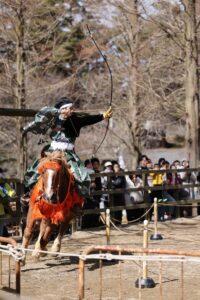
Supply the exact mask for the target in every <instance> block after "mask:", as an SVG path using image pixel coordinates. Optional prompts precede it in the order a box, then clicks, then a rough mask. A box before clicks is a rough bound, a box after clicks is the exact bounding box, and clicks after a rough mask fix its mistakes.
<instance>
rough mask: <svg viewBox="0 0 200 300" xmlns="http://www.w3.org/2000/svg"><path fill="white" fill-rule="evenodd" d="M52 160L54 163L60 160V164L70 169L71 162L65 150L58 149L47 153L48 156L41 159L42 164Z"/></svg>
mask: <svg viewBox="0 0 200 300" xmlns="http://www.w3.org/2000/svg"><path fill="white" fill-rule="evenodd" d="M50 162H52V164H53V163H56V162H59V164H60V165H62V166H64V167H65V168H66V169H69V164H68V163H67V160H66V157H65V153H64V152H63V151H59V150H56V151H53V152H51V153H50V152H49V153H47V155H46V157H44V158H42V159H41V162H40V166H41V165H43V166H45V164H47V163H50Z"/></svg>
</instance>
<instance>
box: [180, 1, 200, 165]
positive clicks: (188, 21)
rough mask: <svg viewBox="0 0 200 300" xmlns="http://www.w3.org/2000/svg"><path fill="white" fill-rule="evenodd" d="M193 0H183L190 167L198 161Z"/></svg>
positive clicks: (197, 89)
mask: <svg viewBox="0 0 200 300" xmlns="http://www.w3.org/2000/svg"><path fill="white" fill-rule="evenodd" d="M195 2H196V1H195V0H184V1H183V3H184V6H185V26H186V28H185V38H186V80H185V95H186V99H185V100H186V147H187V154H188V159H189V161H190V164H191V166H192V167H197V165H198V161H199V80H198V51H197V35H196V11H195Z"/></svg>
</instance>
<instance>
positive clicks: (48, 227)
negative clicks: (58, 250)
mask: <svg viewBox="0 0 200 300" xmlns="http://www.w3.org/2000/svg"><path fill="white" fill-rule="evenodd" d="M53 226H54V225H52V224H51V222H50V221H49V220H48V221H46V226H45V230H44V233H43V235H42V238H41V240H40V245H41V249H46V245H47V244H48V242H49V237H50V235H51V233H52V229H53Z"/></svg>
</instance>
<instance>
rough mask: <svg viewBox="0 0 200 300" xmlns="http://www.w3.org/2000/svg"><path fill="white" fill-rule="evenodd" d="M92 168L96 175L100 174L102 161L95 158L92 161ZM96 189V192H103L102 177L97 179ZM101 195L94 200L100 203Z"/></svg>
mask: <svg viewBox="0 0 200 300" xmlns="http://www.w3.org/2000/svg"><path fill="white" fill-rule="evenodd" d="M91 163H92V167H93V170H94V173H95V174H98V173H100V161H99V159H98V158H97V157H93V158H92V159H91ZM94 181H95V187H94V188H93V190H94V191H101V190H102V183H101V177H95V180H94ZM100 199H101V195H95V196H94V200H95V201H96V202H97V203H98V206H99V203H100Z"/></svg>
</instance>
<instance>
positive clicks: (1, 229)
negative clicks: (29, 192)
mask: <svg viewBox="0 0 200 300" xmlns="http://www.w3.org/2000/svg"><path fill="white" fill-rule="evenodd" d="M3 173H4V170H3V169H1V168H0V177H3ZM15 195H16V193H15V191H14V190H13V189H12V187H11V186H10V185H9V184H8V183H5V184H3V183H2V184H1V185H0V217H5V216H6V215H7V214H9V215H13V211H12V208H11V206H10V202H9V201H10V198H12V197H14V196H15ZM0 236H4V237H8V236H9V234H8V231H7V227H6V223H5V222H3V221H1V220H0Z"/></svg>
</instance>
